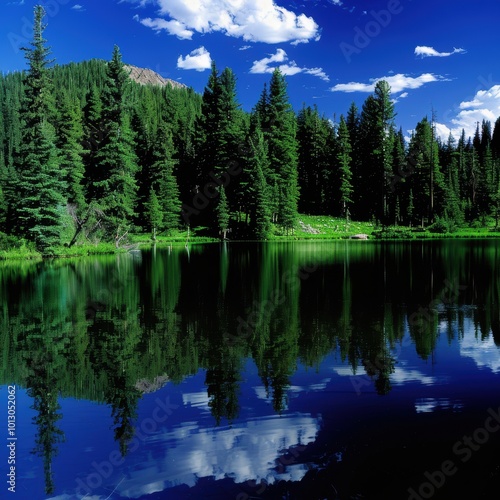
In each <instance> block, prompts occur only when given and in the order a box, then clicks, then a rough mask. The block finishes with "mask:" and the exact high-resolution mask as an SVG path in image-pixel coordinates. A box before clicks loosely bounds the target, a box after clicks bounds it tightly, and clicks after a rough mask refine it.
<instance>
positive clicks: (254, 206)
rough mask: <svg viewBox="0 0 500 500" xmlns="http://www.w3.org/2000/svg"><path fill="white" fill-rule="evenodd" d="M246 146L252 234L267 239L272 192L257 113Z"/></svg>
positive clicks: (263, 140) (265, 148)
mask: <svg viewBox="0 0 500 500" xmlns="http://www.w3.org/2000/svg"><path fill="white" fill-rule="evenodd" d="M246 147H247V158H246V165H245V170H246V171H247V172H248V179H249V182H248V187H247V191H246V192H245V197H246V198H247V199H249V211H250V234H251V235H252V237H255V238H257V239H266V238H267V237H268V235H269V230H270V226H271V212H272V207H271V199H272V194H271V190H270V188H269V186H268V184H267V182H266V177H265V174H264V172H267V170H268V168H269V161H268V158H267V145H266V142H265V139H264V133H263V132H262V129H261V127H260V121H259V118H258V115H257V114H256V113H254V114H253V115H252V117H251V122H250V129H249V132H248V137H247V140H246Z"/></svg>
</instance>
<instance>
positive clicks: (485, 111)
mask: <svg viewBox="0 0 500 500" xmlns="http://www.w3.org/2000/svg"><path fill="white" fill-rule="evenodd" d="M499 116H500V85H493V86H492V87H491V88H490V89H489V90H479V91H478V92H476V95H475V96H474V97H473V98H472V99H471V100H469V101H463V102H461V103H460V106H459V107H458V110H457V113H456V115H455V116H454V117H453V118H451V119H450V120H449V123H448V124H445V123H436V131H437V133H438V134H439V136H440V137H441V138H442V139H443V140H446V139H447V138H448V136H449V135H450V134H452V135H453V137H455V138H456V139H458V138H459V137H460V135H461V134H462V130H464V131H465V136H466V137H472V136H473V135H474V133H475V131H476V124H477V122H479V123H481V122H482V121H483V120H487V121H490V122H492V124H493V123H494V122H495V121H496V119H497V118H498V117H499Z"/></svg>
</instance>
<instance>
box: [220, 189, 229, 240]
mask: <svg viewBox="0 0 500 500" xmlns="http://www.w3.org/2000/svg"><path fill="white" fill-rule="evenodd" d="M229 220H230V215H229V206H228V203H227V197H226V190H225V189H224V186H221V187H220V188H219V198H218V200H217V226H218V229H219V233H220V235H221V238H222V239H223V240H225V239H226V238H227V232H228V230H229Z"/></svg>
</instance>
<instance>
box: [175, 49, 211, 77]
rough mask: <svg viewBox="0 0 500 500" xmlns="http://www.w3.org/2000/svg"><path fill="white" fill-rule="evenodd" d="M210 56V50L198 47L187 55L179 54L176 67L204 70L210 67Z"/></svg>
mask: <svg viewBox="0 0 500 500" xmlns="http://www.w3.org/2000/svg"><path fill="white" fill-rule="evenodd" d="M211 64H212V58H211V57H210V52H208V50H207V49H206V48H205V47H199V48H198V49H195V50H193V51H192V52H191V53H190V54H188V55H187V56H185V57H183V56H179V58H178V59H177V67H178V68H179V69H195V70H196V71H205V70H206V69H210V66H211Z"/></svg>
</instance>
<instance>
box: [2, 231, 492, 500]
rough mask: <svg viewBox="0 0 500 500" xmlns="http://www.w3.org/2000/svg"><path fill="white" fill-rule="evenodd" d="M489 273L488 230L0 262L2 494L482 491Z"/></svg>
mask: <svg viewBox="0 0 500 500" xmlns="http://www.w3.org/2000/svg"><path fill="white" fill-rule="evenodd" d="M499 284H500V242H498V241H444V242H412V243H399V242H398V243H376V242H356V241H349V242H336V243H331V242H329V243H309V242H303V243H302V242H301V243H286V244H283V243H282V244H274V243H273V244H265V245H261V244H249V243H230V244H226V245H222V244H221V245H219V244H214V245H205V246H193V247H191V248H190V249H189V251H188V250H186V249H185V248H184V247H180V248H173V249H161V250H160V249H157V250H151V251H142V252H141V253H132V254H124V255H119V256H109V257H100V258H89V259H80V260H57V261H53V262H50V261H47V262H43V263H25V262H23V263H12V262H9V263H7V264H5V263H4V264H0V297H1V307H2V310H1V315H0V321H1V330H0V341H1V355H2V365H1V367H2V370H1V378H2V380H1V384H3V385H2V386H1V394H2V395H1V400H2V405H1V407H2V408H4V409H3V410H2V411H1V412H0V415H2V414H3V422H4V431H2V433H3V436H4V437H3V440H4V446H3V447H2V448H3V449H4V451H3V452H2V453H0V472H1V475H2V478H4V479H3V480H2V483H1V484H0V498H18V499H25V498H26V499H33V500H37V499H48V498H50V499H57V500H70V499H82V498H85V499H87V500H97V499H99V500H104V499H110V500H112V499H116V500H118V499H126V498H134V499H144V500H146V499H147V500H157V499H163V498H165V499H184V498H189V499H198V498H199V499H205V498H207V499H212V498H213V499H235V500H247V499H255V498H267V499H275V498H276V499H312V500H314V499H325V498H326V499H386V500H387V499H388V500H391V499H413V500H415V499H417V500H418V499H420V498H443V499H452V498H453V499H462V498H463V499H466V498H467V499H469V498H471V499H490V498H498V497H499V496H500V493H499V492H500V287H499ZM14 385H15V388H16V391H15V402H16V421H15V425H16V427H15V437H16V438H17V440H16V441H15V460H16V463H15V467H16V469H15V473H16V495H15V496H14V495H11V496H10V497H9V494H10V492H9V491H8V489H7V488H8V487H9V484H8V483H7V481H6V480H5V477H6V473H7V471H8V464H7V461H8V458H9V456H10V455H9V453H10V451H9V448H7V447H6V446H5V444H7V443H12V441H8V437H9V436H8V434H7V402H8V395H9V386H14ZM10 392H11V393H12V387H11V388H10ZM11 400H12V397H11Z"/></svg>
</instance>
